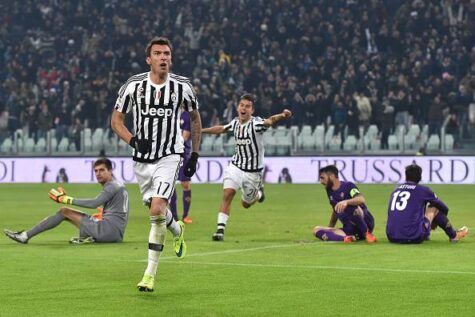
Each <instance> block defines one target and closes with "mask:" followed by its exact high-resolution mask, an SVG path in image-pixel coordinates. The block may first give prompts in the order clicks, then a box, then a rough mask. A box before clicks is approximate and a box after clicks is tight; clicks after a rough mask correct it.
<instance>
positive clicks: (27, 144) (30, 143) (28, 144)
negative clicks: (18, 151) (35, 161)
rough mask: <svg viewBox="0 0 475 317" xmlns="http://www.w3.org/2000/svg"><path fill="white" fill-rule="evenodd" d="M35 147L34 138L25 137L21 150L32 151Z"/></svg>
mask: <svg viewBox="0 0 475 317" xmlns="http://www.w3.org/2000/svg"><path fill="white" fill-rule="evenodd" d="M34 148H35V140H34V139H32V138H26V139H25V140H24V143H23V152H25V153H32V152H33V150H34Z"/></svg>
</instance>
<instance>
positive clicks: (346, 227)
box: [313, 165, 376, 243]
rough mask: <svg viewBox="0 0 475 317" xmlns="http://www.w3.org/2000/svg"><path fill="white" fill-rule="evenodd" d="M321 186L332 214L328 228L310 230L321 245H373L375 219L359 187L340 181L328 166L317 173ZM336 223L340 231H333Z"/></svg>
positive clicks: (336, 172)
mask: <svg viewBox="0 0 475 317" xmlns="http://www.w3.org/2000/svg"><path fill="white" fill-rule="evenodd" d="M319 176H320V184H322V185H323V186H325V188H326V191H327V195H328V199H329V200H330V205H331V206H332V209H333V211H332V214H331V218H330V224H329V225H328V227H320V226H316V227H315V228H314V229H313V233H314V235H315V237H317V238H319V239H321V240H323V241H341V242H345V243H350V242H354V241H357V240H366V242H368V243H374V242H376V237H375V236H373V234H372V232H373V229H374V218H373V216H372V215H371V213H370V212H369V210H368V208H367V207H366V205H365V198H364V196H363V195H362V194H361V193H360V191H359V189H358V187H356V185H355V184H353V183H351V182H345V181H340V179H339V178H338V168H337V167H336V166H335V165H328V166H325V167H322V168H321V169H320V170H319ZM337 220H340V222H341V223H342V224H343V227H342V228H335V225H336V222H337Z"/></svg>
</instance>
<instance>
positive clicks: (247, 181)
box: [223, 163, 263, 203]
mask: <svg viewBox="0 0 475 317" xmlns="http://www.w3.org/2000/svg"><path fill="white" fill-rule="evenodd" d="M262 176H263V172H262V171H260V172H245V171H243V170H241V169H239V168H237V167H236V166H235V165H234V164H232V163H229V165H228V167H226V171H225V172H224V178H223V189H226V188H232V189H234V190H236V191H237V190H239V189H242V196H241V199H242V200H243V201H245V202H247V203H252V202H253V201H254V200H255V199H256V196H257V193H258V191H259V189H260V188H261V186H262Z"/></svg>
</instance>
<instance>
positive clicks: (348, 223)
mask: <svg viewBox="0 0 475 317" xmlns="http://www.w3.org/2000/svg"><path fill="white" fill-rule="evenodd" d="M358 194H360V191H359V189H358V187H356V185H355V184H353V183H352V182H345V181H340V187H339V188H338V189H337V190H332V189H328V188H327V195H328V199H329V200H330V205H331V206H332V207H333V211H334V210H335V205H336V204H337V203H339V202H340V201H342V200H347V199H351V198H353V197H355V196H356V195H358ZM360 207H361V209H363V213H364V220H365V222H366V224H367V225H368V229H369V230H370V231H372V230H373V227H374V220H373V216H372V215H371V213H370V212H369V210H368V208H367V207H366V205H365V204H362V205H360ZM356 208H357V206H350V205H348V206H347V207H346V209H345V210H344V211H343V212H341V213H335V215H336V216H337V218H338V220H340V222H341V223H342V224H343V231H345V232H346V231H347V230H349V229H350V228H352V227H354V226H355V224H354V222H353V217H354V216H355V210H356ZM345 228H348V229H347V230H345ZM352 230H354V229H352ZM352 234H353V233H352Z"/></svg>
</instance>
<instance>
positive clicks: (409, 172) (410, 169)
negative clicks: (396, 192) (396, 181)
mask: <svg viewBox="0 0 475 317" xmlns="http://www.w3.org/2000/svg"><path fill="white" fill-rule="evenodd" d="M421 178H422V167H420V166H419V165H417V164H411V165H408V166H406V181H410V182H414V183H416V184H418V183H419V182H420V181H421Z"/></svg>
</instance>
